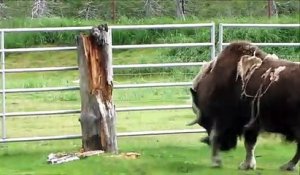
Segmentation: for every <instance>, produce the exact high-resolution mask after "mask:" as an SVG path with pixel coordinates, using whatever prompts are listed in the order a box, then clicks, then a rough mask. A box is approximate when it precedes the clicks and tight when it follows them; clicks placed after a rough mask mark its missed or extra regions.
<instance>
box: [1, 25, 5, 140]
mask: <svg viewBox="0 0 300 175" xmlns="http://www.w3.org/2000/svg"><path fill="white" fill-rule="evenodd" d="M0 45H1V63H2V64H1V70H2V121H1V123H2V124H1V127H2V140H5V139H6V97H5V82H6V80H5V52H4V48H5V46H4V31H1V43H0Z"/></svg>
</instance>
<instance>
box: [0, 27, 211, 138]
mask: <svg viewBox="0 0 300 175" xmlns="http://www.w3.org/2000/svg"><path fill="white" fill-rule="evenodd" d="M91 28H92V26H88V27H52V28H51V27H50V28H14V29H0V32H1V50H0V51H1V62H2V69H1V73H2V90H0V93H2V108H3V109H2V113H1V114H0V116H1V118H2V122H1V123H2V137H1V139H0V143H4V142H23V141H40V140H60V139H73V138H80V137H81V136H80V135H62V136H45V137H20V138H7V135H6V131H7V129H6V117H16V116H32V115H34V116H39V115H43V116H47V115H63V114H77V113H80V110H56V111H31V112H9V113H7V112H6V101H5V97H6V94H9V93H30V92H47V91H66V90H79V86H68V87H46V88H22V89H6V86H5V81H6V79H5V75H6V73H24V72H44V71H67V70H78V66H72V67H44V68H21V69H5V53H16V52H35V51H63V50H76V49H77V48H76V47H74V46H71V47H70V46H68V47H45V48H12V49H5V43H4V42H5V33H12V32H15V33H18V32H58V31H87V30H90V29H91ZM171 28H174V29H176V28H210V42H202V43H173V44H139V45H112V47H111V48H112V49H111V53H112V50H113V49H139V48H179V47H207V46H209V47H210V51H211V58H212V59H213V58H214V57H215V24H214V23H203V24H162V25H120V26H109V28H108V30H109V33H112V30H126V29H127V30H128V29H131V30H138V29H171ZM110 37H111V40H110V41H112V36H110ZM110 44H112V43H110ZM199 65H200V66H201V65H203V62H190V63H163V64H131V65H113V69H127V68H143V67H152V68H155V67H179V66H199ZM190 85H192V83H191V82H175V83H170V82H168V83H144V84H121V85H115V86H114V88H115V89H123V88H146V87H170V86H190ZM189 108H191V105H168V106H146V107H123V108H116V111H117V112H128V111H144V110H171V109H189ZM199 132H205V130H204V129H192V130H191V129H185V130H163V131H138V132H124V133H118V134H117V136H119V137H125V136H145V135H163V134H180V133H199Z"/></svg>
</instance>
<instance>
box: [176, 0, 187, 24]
mask: <svg viewBox="0 0 300 175" xmlns="http://www.w3.org/2000/svg"><path fill="white" fill-rule="evenodd" d="M175 3H176V15H177V18H179V19H182V20H185V16H184V0H175Z"/></svg>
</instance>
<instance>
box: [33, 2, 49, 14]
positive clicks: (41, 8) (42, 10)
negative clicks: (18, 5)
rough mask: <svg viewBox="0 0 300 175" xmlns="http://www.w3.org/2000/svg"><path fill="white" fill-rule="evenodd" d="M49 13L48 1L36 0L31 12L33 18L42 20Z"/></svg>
mask: <svg viewBox="0 0 300 175" xmlns="http://www.w3.org/2000/svg"><path fill="white" fill-rule="evenodd" d="M47 13H48V6H47V2H46V0H34V3H33V7H32V10H31V18H40V17H43V16H46V15H47Z"/></svg>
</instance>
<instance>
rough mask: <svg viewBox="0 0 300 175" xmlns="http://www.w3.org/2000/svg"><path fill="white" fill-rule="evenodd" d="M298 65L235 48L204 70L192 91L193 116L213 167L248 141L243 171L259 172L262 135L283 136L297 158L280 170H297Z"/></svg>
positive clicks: (242, 44) (299, 154) (299, 124)
mask: <svg viewBox="0 0 300 175" xmlns="http://www.w3.org/2000/svg"><path fill="white" fill-rule="evenodd" d="M299 77H300V64H298V63H293V62H290V61H285V60H280V59H278V58H277V57H276V56H275V55H268V54H266V53H264V52H263V51H262V50H260V49H259V48H258V47H256V46H254V45H252V44H251V43H248V42H234V43H231V44H230V45H228V46H227V47H226V48H224V50H223V51H222V52H221V53H220V54H219V56H218V57H217V58H216V59H214V60H212V61H211V62H209V63H208V64H207V65H206V66H204V67H203V69H202V71H201V72H200V73H199V74H198V75H197V76H196V77H195V79H194V83H193V87H192V88H191V89H190V90H191V94H192V99H193V111H194V113H195V114H196V115H197V119H196V120H195V121H193V122H192V123H190V125H192V124H195V123H198V124H199V125H201V126H202V127H204V128H205V129H206V130H207V133H208V136H209V137H208V138H209V140H206V141H207V142H209V143H210V145H211V147H212V163H213V166H215V167H220V166H221V159H220V156H219V151H220V150H224V151H226V150H230V149H232V148H234V147H235V146H236V144H237V138H238V137H239V136H243V137H244V138H245V141H244V145H245V149H246V159H245V160H244V161H243V162H242V163H241V165H240V166H239V168H240V169H255V168H256V160H255V156H254V148H255V144H256V141H257V137H258V134H259V132H260V131H267V132H272V133H279V134H282V135H284V136H285V137H286V139H287V140H289V141H295V142H296V143H297V150H296V154H295V155H294V157H293V158H292V159H291V160H290V161H289V162H288V163H286V164H284V165H283V166H281V169H283V170H294V169H295V167H296V164H297V163H298V161H299V158H300V78H299Z"/></svg>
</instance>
